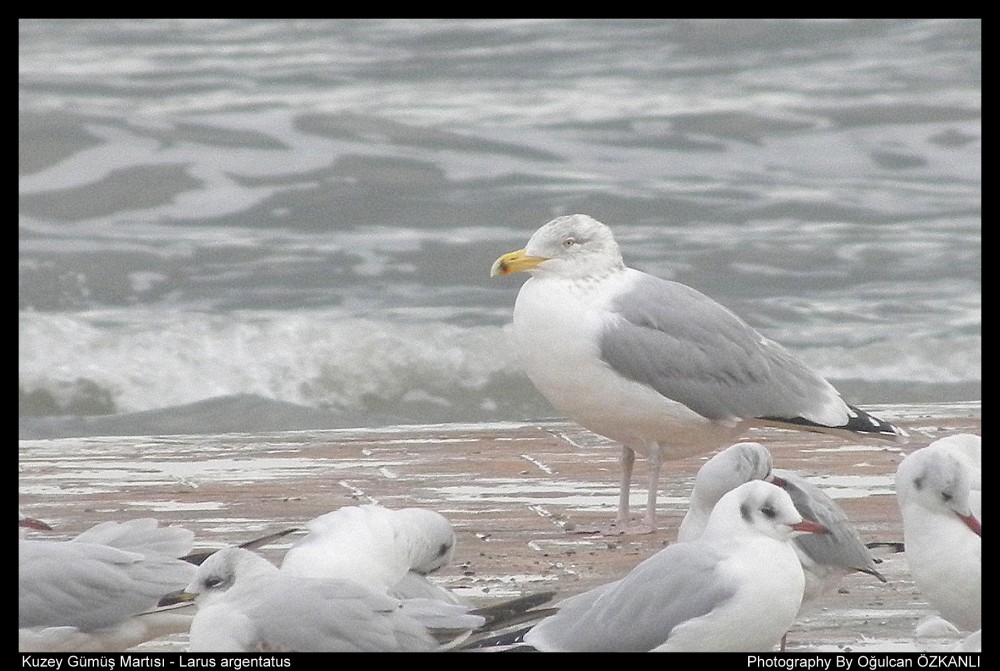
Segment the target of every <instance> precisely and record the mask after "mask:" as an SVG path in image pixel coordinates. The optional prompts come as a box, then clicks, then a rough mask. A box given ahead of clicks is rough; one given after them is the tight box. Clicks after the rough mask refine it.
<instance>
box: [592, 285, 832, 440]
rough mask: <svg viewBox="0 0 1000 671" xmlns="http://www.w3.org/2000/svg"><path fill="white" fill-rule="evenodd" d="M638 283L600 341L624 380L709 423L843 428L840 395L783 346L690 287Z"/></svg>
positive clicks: (615, 306)
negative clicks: (782, 422)
mask: <svg viewBox="0 0 1000 671" xmlns="http://www.w3.org/2000/svg"><path fill="white" fill-rule="evenodd" d="M637 278H638V279H637V281H636V282H635V283H634V285H633V287H632V290H631V291H629V292H627V293H625V294H622V295H621V296H619V297H618V298H617V299H616V301H615V302H614V303H613V305H612V306H611V307H612V310H613V311H614V312H615V314H616V317H617V318H616V319H614V320H612V321H611V322H609V324H608V325H607V326H606V328H605V330H604V332H603V333H602V337H601V356H602V358H603V359H604V360H605V361H606V362H607V363H608V364H609V365H610V366H611V367H612V368H614V369H615V370H616V371H617V372H619V373H620V374H621V375H623V376H625V377H627V378H629V379H632V380H635V381H637V382H641V383H644V384H647V385H649V386H651V387H653V388H654V389H655V390H656V391H658V392H659V393H660V394H663V395H664V396H666V397H667V398H670V399H673V400H675V401H679V402H681V403H683V404H684V405H686V406H687V407H689V408H691V409H692V410H694V411H695V412H697V413H699V414H701V415H703V416H704V417H708V418H710V419H726V418H733V417H737V418H751V417H769V418H781V419H790V420H791V419H795V418H805V419H808V420H811V421H816V422H829V420H830V418H831V416H832V415H833V416H837V417H840V420H839V421H838V422H837V424H838V425H839V424H844V423H846V421H847V410H846V406H845V405H844V403H843V401H842V400H841V399H840V395H839V394H838V393H837V391H836V390H835V389H834V388H833V387H832V385H830V384H829V383H828V382H827V381H826V380H824V379H823V378H822V377H820V376H819V375H817V374H816V373H814V372H813V371H812V370H810V369H809V368H807V367H806V366H805V365H804V364H802V363H801V362H800V361H799V360H798V359H796V358H795V357H794V356H792V354H791V353H790V352H788V351H787V350H786V349H785V348H784V347H782V346H781V345H779V344H777V343H775V342H773V341H771V340H768V339H767V338H765V337H763V336H762V335H761V334H760V333H758V332H757V331H756V330H754V329H753V328H752V327H750V326H749V325H747V324H746V323H745V322H744V321H742V320H741V319H740V318H739V317H737V316H736V315H735V314H733V313H732V312H730V311H729V310H727V309H726V308H724V307H723V306H721V305H719V304H718V303H716V302H715V301H713V300H712V299H711V298H708V297H707V296H705V295H704V294H701V293H699V292H698V291H696V290H694V289H692V288H690V287H687V286H685V285H683V284H678V283H676V282H669V281H667V280H662V279H660V278H657V277H653V276H651V275H645V274H638V275H637Z"/></svg>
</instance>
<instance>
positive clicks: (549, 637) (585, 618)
mask: <svg viewBox="0 0 1000 671" xmlns="http://www.w3.org/2000/svg"><path fill="white" fill-rule="evenodd" d="M823 532H824V529H823V527H822V526H820V525H819V524H816V523H815V522H810V521H807V520H803V519H802V516H801V515H800V514H799V513H798V511H797V510H795V506H794V505H792V501H791V499H790V498H789V496H788V494H786V493H785V492H784V491H783V490H781V489H780V488H778V487H777V486H775V485H772V484H770V483H767V482H763V481H760V480H754V481H752V482H748V483H745V484H742V485H740V486H739V487H737V488H736V489H734V490H732V491H731V492H729V493H727V494H726V495H724V496H723V497H722V499H720V500H719V502H718V504H717V505H716V506H715V508H714V510H713V511H712V514H711V516H710V517H709V519H708V525H707V526H706V528H705V531H704V533H702V535H701V536H700V537H699V538H697V539H695V540H693V541H690V542H687V543H674V544H672V545H668V546H667V547H666V548H664V549H663V550H660V551H659V552H657V553H656V554H654V555H653V556H651V557H649V558H648V559H646V560H645V561H643V562H642V563H641V564H639V565H638V566H636V567H635V568H634V569H633V570H632V571H631V572H630V573H629V574H628V575H626V576H625V577H624V578H622V579H621V580H618V581H616V582H612V583H608V584H606V585H601V586H600V587H597V588H594V589H592V590H589V591H587V592H583V593H582V594H578V595H576V596H573V597H570V598H569V599H567V600H566V601H563V602H562V603H561V604H557V608H558V609H559V610H558V612H556V614H555V615H551V616H549V617H547V618H545V619H544V620H542V621H541V622H539V623H538V624H536V625H535V626H534V627H533V628H532V629H531V630H530V631H528V632H527V633H526V634H525V635H524V642H525V643H527V644H529V645H531V646H532V647H534V648H535V649H537V650H541V651H544V652H583V651H593V652H650V651H653V652H671V651H713V652H726V651H731V652H732V651H740V652H751V651H770V650H772V649H773V648H774V646H775V645H776V644H777V643H778V641H779V640H780V639H781V637H782V635H783V634H784V633H785V632H786V631H788V628H789V627H790V626H791V625H792V622H793V621H794V620H795V615H796V613H798V610H799V604H800V603H801V601H802V590H803V585H804V582H805V579H804V578H803V575H802V566H801V564H799V560H798V557H796V555H795V551H794V550H793V549H792V546H791V544H790V542H789V541H790V539H791V538H792V537H793V535H794V534H796V533H823Z"/></svg>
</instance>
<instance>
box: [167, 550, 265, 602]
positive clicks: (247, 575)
mask: <svg viewBox="0 0 1000 671" xmlns="http://www.w3.org/2000/svg"><path fill="white" fill-rule="evenodd" d="M277 571H278V568H277V567H276V566H275V565H274V564H272V563H271V562H269V561H267V560H266V559H264V558H263V557H261V556H260V555H258V554H256V553H254V552H251V551H250V550H244V549H243V548H237V547H228V548H223V549H221V550H218V551H217V552H213V553H212V554H211V555H209V557H208V558H207V559H206V560H205V561H203V562H202V563H201V565H200V566H199V567H198V570H197V572H195V574H194V578H193V579H192V580H191V584H190V585H188V586H187V587H185V588H184V591H183V592H182V593H180V594H179V595H175V596H176V597H177V599H178V600H179V601H197V602H198V604H199V605H200V606H204V605H206V604H207V603H211V602H212V601H214V600H215V599H217V598H219V597H220V596H222V595H223V594H225V593H226V592H227V591H229V590H230V589H232V588H233V587H234V586H236V585H238V584H241V583H244V582H249V581H251V580H252V579H253V578H254V577H257V576H264V575H269V574H272V573H276V572H277Z"/></svg>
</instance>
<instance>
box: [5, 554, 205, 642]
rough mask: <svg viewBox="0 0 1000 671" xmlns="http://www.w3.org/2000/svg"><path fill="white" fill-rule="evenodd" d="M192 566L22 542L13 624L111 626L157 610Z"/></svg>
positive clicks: (180, 585)
mask: <svg viewBox="0 0 1000 671" xmlns="http://www.w3.org/2000/svg"><path fill="white" fill-rule="evenodd" d="M194 572H195V567H194V566H192V565H191V564H188V563H187V562H183V561H181V560H179V559H172V558H169V557H143V556H141V555H138V554H136V553H132V552H126V551H124V550H119V549H117V548H112V547H107V546H105V545H92V544H89V543H74V542H62V541H21V542H20V544H19V566H18V574H19V575H18V578H19V580H18V621H19V625H20V626H21V627H40V626H46V627H56V626H69V627H77V628H79V629H81V630H83V631H93V630H95V629H100V628H102V627H108V626H112V625H114V624H117V623H119V622H123V621H125V620H126V619H127V618H129V617H131V616H133V615H136V614H137V613H141V612H143V611H145V610H148V609H150V608H153V607H155V606H156V604H157V602H158V601H159V599H160V597H162V596H163V595H164V594H167V593H168V592H171V591H174V590H178V589H181V588H183V587H184V586H185V585H187V584H188V583H189V582H190V580H191V578H192V577H193V575H194Z"/></svg>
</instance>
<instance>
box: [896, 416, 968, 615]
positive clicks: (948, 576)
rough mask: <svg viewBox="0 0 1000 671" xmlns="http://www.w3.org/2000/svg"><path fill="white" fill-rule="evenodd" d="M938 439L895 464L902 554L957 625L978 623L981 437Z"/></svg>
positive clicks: (932, 600) (928, 596)
mask: <svg viewBox="0 0 1000 671" xmlns="http://www.w3.org/2000/svg"><path fill="white" fill-rule="evenodd" d="M965 435H966V436H967V438H963V439H961V440H955V437H949V439H942V440H939V441H935V442H934V443H931V444H930V445H928V446H927V447H924V448H921V449H919V450H916V451H915V452H913V453H911V454H910V455H909V456H907V457H906V458H905V459H903V461H902V462H901V463H900V464H899V467H898V468H897V469H896V498H897V500H898V502H899V511H900V514H901V515H902V517H903V545H904V548H905V550H904V556H905V557H906V562H907V565H908V566H909V568H910V573H911V574H912V575H913V580H914V582H915V583H916V585H917V589H919V590H920V593H921V594H922V595H923V596H924V598H926V599H927V601H928V602H929V603H930V605H931V607H932V608H934V609H935V610H937V611H938V612H939V613H940V614H941V615H942V616H943V617H944V618H945V619H946V620H948V621H949V622H951V623H952V624H954V625H955V626H956V627H958V628H959V629H962V630H965V631H975V630H978V629H981V628H982V591H981V590H982V571H983V568H982V558H981V544H982V519H981V517H982V512H981V509H979V512H978V513H977V512H976V510H977V509H978V508H979V506H980V505H981V493H982V492H981V489H973V487H974V485H975V484H976V483H979V482H981V473H980V472H979V470H978V469H977V468H976V467H975V464H979V463H981V450H982V447H981V444H982V443H981V438H980V437H979V436H971V435H969V434H965Z"/></svg>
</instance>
